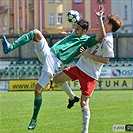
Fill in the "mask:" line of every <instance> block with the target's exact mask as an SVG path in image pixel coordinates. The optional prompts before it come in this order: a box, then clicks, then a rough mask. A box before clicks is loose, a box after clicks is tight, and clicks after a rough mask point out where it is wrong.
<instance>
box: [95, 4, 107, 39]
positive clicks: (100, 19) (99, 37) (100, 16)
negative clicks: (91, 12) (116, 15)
mask: <svg viewBox="0 0 133 133" xmlns="http://www.w3.org/2000/svg"><path fill="white" fill-rule="evenodd" d="M98 8H99V10H98V11H95V14H96V16H97V18H98V22H99V26H100V33H99V34H98V35H97V36H96V38H95V39H96V40H97V41H100V40H102V39H103V38H104V37H105V36H106V31H105V28H104V24H103V20H102V15H103V13H104V7H103V6H102V5H99V6H98Z"/></svg>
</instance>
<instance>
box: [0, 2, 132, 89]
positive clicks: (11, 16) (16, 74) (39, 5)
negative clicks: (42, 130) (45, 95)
mask: <svg viewBox="0 0 133 133" xmlns="http://www.w3.org/2000/svg"><path fill="white" fill-rule="evenodd" d="M99 4H102V5H103V6H104V7H105V13H104V14H103V20H104V19H106V16H107V15H108V14H117V15H119V16H120V18H121V20H122V21H123V27H122V28H121V29H119V30H118V31H117V32H116V33H115V34H114V51H115V58H113V59H111V60H110V62H109V64H108V65H105V66H104V67H103V70H102V73H101V77H100V79H99V82H98V84H97V87H96V89H133V79H132V78H133V15H132V13H133V0H126V1H125V0H0V39H1V37H2V35H5V36H6V37H7V39H8V41H9V42H11V43H12V42H13V41H14V40H16V39H17V38H18V37H20V36H21V35H22V34H24V33H27V32H29V31H31V30H33V29H39V30H40V31H41V32H42V33H43V35H44V36H45V37H46V39H47V41H48V43H49V46H50V47H51V46H52V45H53V44H54V43H55V42H57V41H58V40H60V39H62V38H63V37H64V36H63V35H61V34H59V32H60V31H71V29H72V28H74V25H72V24H70V23H68V21H67V19H66V14H67V12H68V11H69V10H71V9H73V10H77V11H78V12H79V13H80V16H81V18H83V19H86V20H87V21H89V22H90V24H91V27H90V29H89V30H88V32H87V34H88V35H90V34H96V33H99V24H98V20H97V17H96V15H95V12H94V10H95V9H96V10H97V8H98V5H99ZM77 61H78V58H75V59H74V60H73V61H72V62H71V63H70V64H68V65H63V66H62V67H61V69H64V68H66V67H68V66H69V65H74V64H75V63H76V62H77ZM41 69H42V64H41V63H40V62H39V60H38V59H37V56H36V54H35V52H34V43H33V42H30V43H29V44H28V45H25V46H23V47H20V48H18V49H16V50H14V51H12V52H11V53H9V54H8V55H5V54H4V53H3V49H2V46H1V49H0V91H9V90H33V89H34V85H35V83H36V82H37V80H38V78H39V76H40V73H41ZM61 69H60V70H61ZM27 80H28V83H27V82H26V81H27ZM14 81H15V82H14ZM20 84H21V85H20ZM25 84H26V86H25ZM14 85H15V88H14ZM70 86H71V87H72V89H79V84H78V82H77V81H75V82H73V83H71V82H70ZM55 90H56V89H55Z"/></svg>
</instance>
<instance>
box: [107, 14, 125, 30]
mask: <svg viewBox="0 0 133 133" xmlns="http://www.w3.org/2000/svg"><path fill="white" fill-rule="evenodd" d="M107 19H108V20H109V23H110V24H112V32H115V31H117V30H118V29H119V28H120V27H122V26H123V25H122V21H121V19H120V17H119V16H118V15H115V14H109V15H108V16H107Z"/></svg>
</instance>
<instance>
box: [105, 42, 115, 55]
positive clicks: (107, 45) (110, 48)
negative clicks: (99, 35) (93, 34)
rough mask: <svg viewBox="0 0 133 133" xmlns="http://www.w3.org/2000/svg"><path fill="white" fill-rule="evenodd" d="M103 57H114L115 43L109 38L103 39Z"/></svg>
mask: <svg viewBox="0 0 133 133" xmlns="http://www.w3.org/2000/svg"><path fill="white" fill-rule="evenodd" d="M103 57H110V58H113V57H114V50H113V44H112V43H111V42H110V41H108V40H104V41H103Z"/></svg>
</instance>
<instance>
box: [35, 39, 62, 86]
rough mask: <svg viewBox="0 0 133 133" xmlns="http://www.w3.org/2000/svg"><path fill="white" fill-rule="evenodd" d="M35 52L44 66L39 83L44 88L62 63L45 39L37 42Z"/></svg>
mask: <svg viewBox="0 0 133 133" xmlns="http://www.w3.org/2000/svg"><path fill="white" fill-rule="evenodd" d="M35 52H36V54H37V57H38V59H39V60H40V62H41V63H42V64H43V69H42V74H41V76H40V78H39V81H38V83H39V84H40V85H41V86H42V87H45V86H46V85H47V84H48V82H49V81H50V79H51V78H52V77H53V75H54V74H55V71H56V70H58V68H59V67H60V66H61V64H62V62H61V61H60V60H59V59H58V58H57V57H56V56H55V55H54V54H53V53H52V52H51V51H50V47H49V46H48V43H47V41H46V39H45V38H42V39H41V40H40V41H39V42H35Z"/></svg>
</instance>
